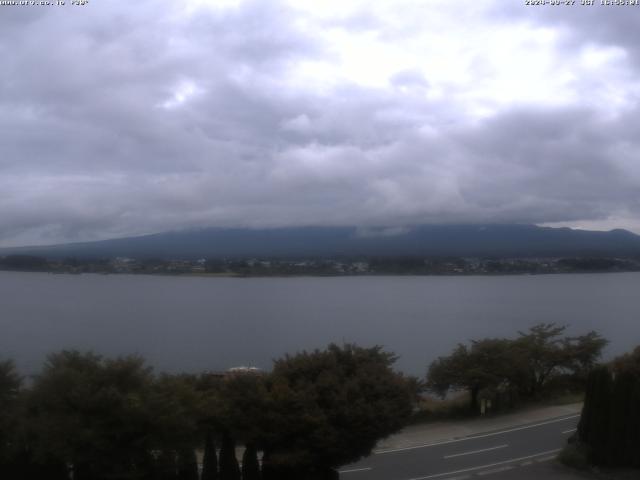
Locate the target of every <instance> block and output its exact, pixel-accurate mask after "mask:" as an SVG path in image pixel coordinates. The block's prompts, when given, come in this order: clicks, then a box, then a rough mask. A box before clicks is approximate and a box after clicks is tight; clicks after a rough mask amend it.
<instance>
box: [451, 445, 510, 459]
mask: <svg viewBox="0 0 640 480" xmlns="http://www.w3.org/2000/svg"><path fill="white" fill-rule="evenodd" d="M508 446H509V445H506V444H505V445H498V446H497V447H489V448H482V449H480V450H472V451H471V452H464V453H454V454H453V455H445V456H444V458H455V457H462V456H463V455H473V454H474V453H482V452H488V451H490V450H498V449H499V448H507V447H508Z"/></svg>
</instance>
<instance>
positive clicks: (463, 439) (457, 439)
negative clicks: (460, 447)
mask: <svg viewBox="0 0 640 480" xmlns="http://www.w3.org/2000/svg"><path fill="white" fill-rule="evenodd" d="M579 416H580V415H579V414H578V415H571V416H570V417H563V418H557V419H555V420H549V421H546V422H540V423H536V424H534V425H525V426H524V427H515V428H510V429H508V430H502V431H500V432H491V433H484V434H482V435H475V436H471V437H464V438H456V439H453V440H445V441H443V442H434V443H425V444H423V445H414V446H411V447H403V448H391V449H389V450H377V451H375V452H373V454H374V455H383V454H387V453H395V452H404V451H406V450H416V449H418V448H428V447H435V446H436V445H447V444H449V443H456V442H466V441H468V440H475V439H477V438H486V437H493V436H495V435H502V434H503V433H510V432H517V431H519V430H526V429H528V428H535V427H541V426H543V425H549V424H551V423H558V422H564V421H567V420H571V419H572V418H577V417H579Z"/></svg>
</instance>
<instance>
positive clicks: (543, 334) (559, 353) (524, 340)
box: [514, 323, 607, 397]
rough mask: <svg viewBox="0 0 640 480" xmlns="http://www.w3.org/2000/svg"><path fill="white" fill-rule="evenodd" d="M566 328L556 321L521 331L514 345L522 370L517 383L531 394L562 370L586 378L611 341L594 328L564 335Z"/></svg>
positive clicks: (534, 393)
mask: <svg viewBox="0 0 640 480" xmlns="http://www.w3.org/2000/svg"><path fill="white" fill-rule="evenodd" d="M566 329H567V327H566V326H558V325H556V324H555V323H540V324H538V325H535V326H533V327H531V328H530V329H529V331H528V332H519V334H520V337H519V338H518V339H517V340H515V344H514V348H515V351H516V352H517V357H516V358H517V361H516V362H517V364H518V365H519V366H520V368H521V369H522V373H521V375H519V376H518V378H517V379H516V382H517V383H519V386H520V390H521V391H522V392H523V393H524V394H526V395H527V396H529V397H536V396H538V395H539V394H540V393H541V392H542V390H543V389H544V387H545V386H546V384H547V382H548V381H549V380H550V379H552V378H553V377H554V376H556V375H559V374H561V373H570V374H572V375H574V376H578V377H580V378H582V380H584V381H586V374H587V372H588V371H589V369H590V368H591V367H593V366H594V365H595V363H596V362H597V360H598V358H599V357H600V355H601V353H602V349H603V348H604V347H605V345H606V344H607V340H605V339H604V338H602V337H601V336H600V335H599V334H598V333H596V332H593V331H592V332H589V333H587V334H586V335H582V336H579V337H564V336H563V334H564V333H565V331H566Z"/></svg>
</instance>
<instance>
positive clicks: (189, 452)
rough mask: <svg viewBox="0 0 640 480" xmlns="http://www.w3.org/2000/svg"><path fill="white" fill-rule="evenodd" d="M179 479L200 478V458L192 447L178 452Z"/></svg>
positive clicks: (190, 479) (193, 479) (191, 479)
mask: <svg viewBox="0 0 640 480" xmlns="http://www.w3.org/2000/svg"><path fill="white" fill-rule="evenodd" d="M178 480H198V459H197V458H196V452H195V451H194V450H193V449H192V448H184V449H182V450H181V451H180V452H179V453H178Z"/></svg>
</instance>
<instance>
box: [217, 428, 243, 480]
mask: <svg viewBox="0 0 640 480" xmlns="http://www.w3.org/2000/svg"><path fill="white" fill-rule="evenodd" d="M240 479H241V475H240V467H239V466H238V460H237V458H236V442H235V441H234V440H233V438H232V437H231V435H229V433H228V432H225V433H224V435H223V436H222V447H221V448H220V480H240Z"/></svg>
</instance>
